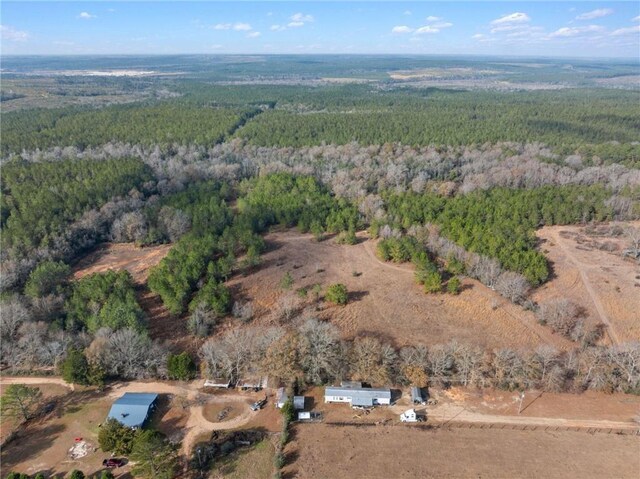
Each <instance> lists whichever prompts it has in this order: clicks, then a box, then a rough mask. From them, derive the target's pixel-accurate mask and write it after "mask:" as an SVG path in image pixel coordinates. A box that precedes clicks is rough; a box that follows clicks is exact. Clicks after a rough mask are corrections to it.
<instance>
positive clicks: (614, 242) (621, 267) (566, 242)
mask: <svg viewBox="0 0 640 479" xmlns="http://www.w3.org/2000/svg"><path fill="white" fill-rule="evenodd" d="M637 225H640V223H638V222H636V226H637ZM537 235H538V237H539V238H540V239H541V249H542V250H543V251H544V253H545V255H546V256H547V258H548V260H549V261H550V263H551V264H552V266H553V271H554V277H553V278H552V279H551V280H550V281H549V282H547V283H546V284H544V285H543V286H542V287H541V288H539V289H538V290H537V291H536V292H535V293H534V295H533V299H534V300H536V301H538V302H540V301H544V300H547V299H551V298H567V299H570V300H573V301H575V302H576V303H577V304H579V305H580V306H582V307H583V308H585V309H586V311H587V312H588V314H589V317H590V319H591V321H600V322H603V323H604V324H606V325H607V330H608V336H609V340H610V341H612V342H614V343H619V342H624V341H638V340H640V264H638V262H637V261H634V260H632V259H630V258H624V257H622V256H621V254H620V252H621V251H622V250H623V249H624V247H625V243H626V239H625V238H624V237H606V236H605V237H597V238H596V239H595V240H594V239H593V238H589V237H588V236H586V235H585V234H584V228H583V227H580V226H551V227H545V228H542V229H540V230H538V232H537ZM604 243H607V244H608V245H609V246H610V248H611V249H612V250H613V251H611V252H609V251H606V250H602V249H599V248H598V245H602V244H604Z"/></svg>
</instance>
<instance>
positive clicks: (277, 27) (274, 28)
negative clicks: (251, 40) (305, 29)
mask: <svg viewBox="0 0 640 479" xmlns="http://www.w3.org/2000/svg"><path fill="white" fill-rule="evenodd" d="M286 29H287V27H285V26H284V25H271V26H270V27H269V30H271V31H274V32H281V31H282V30H286Z"/></svg>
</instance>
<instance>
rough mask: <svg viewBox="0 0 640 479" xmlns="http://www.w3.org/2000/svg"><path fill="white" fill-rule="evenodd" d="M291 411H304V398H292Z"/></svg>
mask: <svg viewBox="0 0 640 479" xmlns="http://www.w3.org/2000/svg"><path fill="white" fill-rule="evenodd" d="M293 409H295V410H296V411H302V410H304V396H293Z"/></svg>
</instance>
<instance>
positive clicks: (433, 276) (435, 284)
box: [423, 270, 442, 293]
mask: <svg viewBox="0 0 640 479" xmlns="http://www.w3.org/2000/svg"><path fill="white" fill-rule="evenodd" d="M423 284H424V290H425V292H427V293H439V292H440V291H441V290H442V276H440V273H439V272H438V271H437V270H433V271H429V272H427V273H426V274H425V276H424V282H423Z"/></svg>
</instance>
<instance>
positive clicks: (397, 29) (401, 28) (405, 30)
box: [391, 25, 413, 33]
mask: <svg viewBox="0 0 640 479" xmlns="http://www.w3.org/2000/svg"><path fill="white" fill-rule="evenodd" d="M412 31H413V28H411V27H408V26H406V25H396V26H395V27H393V28H392V29H391V33H411V32H412Z"/></svg>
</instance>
